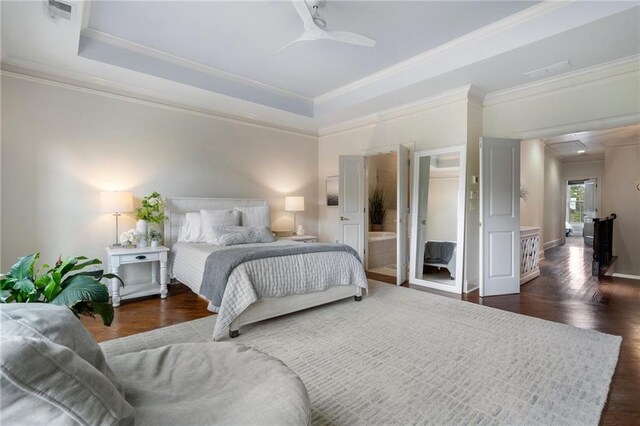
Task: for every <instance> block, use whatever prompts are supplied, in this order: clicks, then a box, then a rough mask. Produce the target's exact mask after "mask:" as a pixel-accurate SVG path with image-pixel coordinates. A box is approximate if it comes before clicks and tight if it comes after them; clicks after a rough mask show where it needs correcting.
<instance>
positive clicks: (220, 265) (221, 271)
mask: <svg viewBox="0 0 640 426" xmlns="http://www.w3.org/2000/svg"><path fill="white" fill-rule="evenodd" d="M330 251H345V252H347V253H351V254H353V255H354V256H355V257H356V259H358V260H360V256H358V253H357V252H356V251H355V250H354V249H353V248H351V247H350V246H348V245H346V244H329V243H304V244H303V243H300V244H292V245H282V246H278V245H269V246H261V247H255V246H254V247H233V248H229V249H226V250H220V251H215V252H213V253H211V254H210V255H209V257H207V262H206V263H205V266H204V274H203V275H202V285H201V286H200V294H201V295H202V296H204V297H206V298H207V299H208V300H209V301H211V303H212V304H213V305H214V306H217V307H219V306H221V305H222V296H223V295H224V290H225V288H226V287H227V280H228V279H229V275H231V272H233V270H234V268H235V267H236V266H238V265H240V264H241V263H244V262H248V261H250V260H256V259H264V258H267V257H278V256H293V255H296V254H307V253H321V252H330Z"/></svg>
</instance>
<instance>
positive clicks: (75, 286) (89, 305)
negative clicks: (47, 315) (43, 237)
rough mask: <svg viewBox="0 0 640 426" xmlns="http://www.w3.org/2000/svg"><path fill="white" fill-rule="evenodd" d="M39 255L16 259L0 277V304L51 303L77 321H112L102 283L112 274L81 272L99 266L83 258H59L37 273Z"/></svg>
mask: <svg viewBox="0 0 640 426" xmlns="http://www.w3.org/2000/svg"><path fill="white" fill-rule="evenodd" d="M39 257H40V253H34V254H30V255H28V256H23V257H21V258H19V259H18V262H16V264H15V265H13V266H12V267H11V270H10V271H9V272H7V273H6V274H3V276H1V277H0V302H1V303H11V302H17V303H53V304H54V305H62V306H66V307H68V308H69V309H71V311H72V312H73V313H74V315H75V316H76V317H80V315H89V316H91V317H93V316H94V314H97V315H99V316H100V317H102V322H103V323H104V325H106V326H109V325H111V322H112V321H113V306H111V304H110V303H109V291H108V290H107V286H106V285H104V284H103V283H102V282H101V280H102V279H103V278H115V279H117V280H119V281H120V283H122V284H123V285H124V283H123V282H122V280H121V279H120V277H118V276H117V275H115V274H105V273H104V271H103V270H102V269H98V270H93V271H88V270H85V271H83V269H85V268H87V267H89V266H92V265H100V264H102V262H101V261H100V260H98V259H89V258H87V257H84V256H79V257H67V258H66V259H64V260H62V259H61V258H60V259H58V260H57V261H56V264H55V265H54V266H53V267H50V266H49V265H47V264H43V265H42V266H40V267H39V268H37V269H36V264H37V262H38V259H39Z"/></svg>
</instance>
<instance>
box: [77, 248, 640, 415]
mask: <svg viewBox="0 0 640 426" xmlns="http://www.w3.org/2000/svg"><path fill="white" fill-rule="evenodd" d="M545 254H546V259H544V260H542V261H541V264H540V269H541V276H540V277H539V278H536V279H535V280H533V281H530V282H529V283H527V284H525V285H523V286H522V287H521V293H520V294H517V295H509V296H494V297H485V298H480V297H478V293H477V292H473V293H470V294H468V295H463V296H457V295H451V294H443V293H442V292H436V291H433V292H434V293H438V294H443V295H446V296H448V297H456V298H461V299H462V300H466V301H468V302H471V303H478V304H481V305H485V306H491V307H494V308H498V309H503V310H506V311H511V312H516V313H520V314H523V315H528V316H532V317H536V318H542V319H545V320H549V321H555V322H560V323H564V324H570V325H573V326H576V327H580V328H586V329H593V330H598V331H601V332H604V333H609V334H616V335H620V336H622V338H623V340H622V347H621V351H620V358H619V360H618V365H617V367H616V372H615V375H614V377H613V381H612V383H611V391H610V393H609V399H608V401H607V404H606V406H605V409H604V412H603V415H602V421H601V424H603V425H638V424H640V281H634V280H627V279H620V278H611V279H607V280H600V281H597V280H594V279H593V278H592V277H591V263H590V262H591V249H589V248H584V247H583V245H582V241H581V239H579V238H570V239H569V240H568V242H567V244H566V245H564V246H560V247H555V248H553V249H550V250H547V251H546V253H545ZM370 278H372V279H374V277H370ZM420 290H423V288H420ZM425 291H431V290H425ZM207 315H211V313H210V312H208V311H207V310H206V302H204V301H203V300H200V299H199V298H198V297H197V296H196V295H195V294H193V293H192V292H191V291H189V289H188V288H187V287H185V286H184V285H182V284H176V285H172V286H170V292H169V297H168V298H167V299H165V300H160V299H159V298H157V297H155V298H149V299H145V300H139V301H132V302H128V303H123V304H122V305H121V306H120V307H119V308H117V310H116V317H115V320H114V322H113V324H112V325H111V327H104V326H103V325H102V323H101V322H100V321H99V320H97V319H96V320H93V319H91V318H84V319H83V322H84V324H85V325H86V326H87V328H88V329H89V330H90V331H91V333H92V334H93V335H94V336H95V338H96V340H98V341H104V340H109V339H113V338H117V337H122V336H127V335H130V334H135V333H140V332H143V331H147V330H152V329H155V328H159V327H165V326H169V325H172V324H177V323H180V322H183V321H189V320H193V319H197V318H201V317H204V316H207Z"/></svg>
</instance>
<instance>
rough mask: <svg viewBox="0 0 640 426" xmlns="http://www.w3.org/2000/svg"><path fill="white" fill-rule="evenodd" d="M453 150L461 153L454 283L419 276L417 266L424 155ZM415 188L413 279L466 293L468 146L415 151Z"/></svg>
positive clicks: (413, 176) (441, 288)
mask: <svg viewBox="0 0 640 426" xmlns="http://www.w3.org/2000/svg"><path fill="white" fill-rule="evenodd" d="M451 152H459V153H460V174H459V176H458V203H457V204H458V217H457V227H456V230H457V235H456V280H455V285H454V286H449V285H445V284H441V283H438V282H436V281H428V280H424V279H421V278H417V277H416V276H415V271H416V267H417V262H418V259H417V256H416V253H417V250H418V243H417V241H418V236H417V230H418V196H419V192H418V188H419V182H420V158H421V157H428V156H432V155H438V154H448V153H451ZM411 173H412V180H411V182H412V184H411V186H412V188H411V203H410V204H411V228H410V233H409V234H410V251H409V263H410V266H409V283H410V284H415V285H419V286H423V287H428V288H433V289H435V290H442V291H446V292H449V293H456V294H462V286H463V282H464V243H465V220H466V202H465V201H466V190H467V188H466V187H467V146H466V145H453V146H449V147H446V148H437V149H428V150H424V151H417V152H414V154H413V168H412V170H411Z"/></svg>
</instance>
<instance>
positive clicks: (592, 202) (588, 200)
mask: <svg viewBox="0 0 640 426" xmlns="http://www.w3.org/2000/svg"><path fill="white" fill-rule="evenodd" d="M597 188H598V185H597V181H596V179H589V180H585V181H584V215H585V217H590V218H594V217H598V207H597V205H598V204H597V192H596V191H597ZM585 222H586V220H585Z"/></svg>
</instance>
